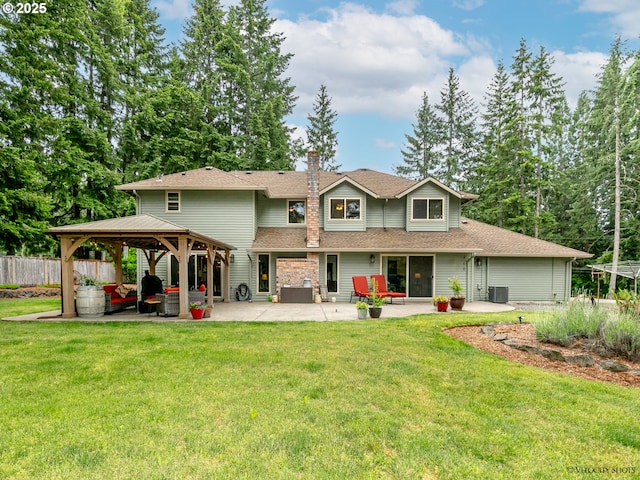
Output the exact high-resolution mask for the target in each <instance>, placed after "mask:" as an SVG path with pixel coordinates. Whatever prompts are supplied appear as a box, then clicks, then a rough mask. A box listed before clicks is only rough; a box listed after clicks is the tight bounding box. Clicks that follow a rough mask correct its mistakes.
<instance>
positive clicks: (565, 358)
mask: <svg viewBox="0 0 640 480" xmlns="http://www.w3.org/2000/svg"><path fill="white" fill-rule="evenodd" d="M499 325H514V324H513V323H509V322H505V323H490V324H487V325H483V326H482V327H480V333H482V334H484V335H486V336H487V337H489V338H491V339H492V340H495V341H496V342H502V343H503V344H504V345H506V346H508V347H511V348H515V349H517V350H522V351H524V352H529V353H533V354H536V355H542V356H543V357H545V358H548V359H549V360H556V361H558V362H567V363H571V364H573V365H577V366H579V367H592V366H594V365H595V366H598V367H599V368H601V369H603V370H608V371H610V372H616V373H618V372H629V371H630V372H631V373H633V374H635V375H638V376H640V370H630V369H629V367H627V366H626V365H624V364H622V363H620V362H617V361H615V360H603V361H600V362H597V361H596V360H595V359H594V358H593V357H592V356H591V355H588V354H586V353H583V354H579V355H564V354H562V352H560V351H558V350H554V349H552V348H539V347H534V346H531V345H523V344H520V343H518V342H517V341H515V340H509V338H508V336H507V335H506V334H504V333H498V334H496V332H495V327H496V326H499Z"/></svg>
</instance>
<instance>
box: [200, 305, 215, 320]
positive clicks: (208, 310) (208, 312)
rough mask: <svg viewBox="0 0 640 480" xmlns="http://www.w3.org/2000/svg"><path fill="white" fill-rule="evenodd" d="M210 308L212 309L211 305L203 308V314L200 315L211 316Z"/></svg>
mask: <svg viewBox="0 0 640 480" xmlns="http://www.w3.org/2000/svg"><path fill="white" fill-rule="evenodd" d="M211 310H213V307H207V308H205V309H204V315H203V316H202V318H211Z"/></svg>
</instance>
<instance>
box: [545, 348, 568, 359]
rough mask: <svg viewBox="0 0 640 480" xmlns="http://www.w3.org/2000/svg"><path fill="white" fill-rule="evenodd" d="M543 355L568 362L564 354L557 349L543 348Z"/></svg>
mask: <svg viewBox="0 0 640 480" xmlns="http://www.w3.org/2000/svg"><path fill="white" fill-rule="evenodd" d="M542 356H543V357H544V358H548V359H549V360H557V361H559V362H566V361H567V360H566V359H565V358H564V356H563V355H562V354H561V353H560V352H559V351H557V350H542Z"/></svg>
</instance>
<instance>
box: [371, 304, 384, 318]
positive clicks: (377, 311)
mask: <svg viewBox="0 0 640 480" xmlns="http://www.w3.org/2000/svg"><path fill="white" fill-rule="evenodd" d="M380 315H382V307H369V316H370V317H371V318H380Z"/></svg>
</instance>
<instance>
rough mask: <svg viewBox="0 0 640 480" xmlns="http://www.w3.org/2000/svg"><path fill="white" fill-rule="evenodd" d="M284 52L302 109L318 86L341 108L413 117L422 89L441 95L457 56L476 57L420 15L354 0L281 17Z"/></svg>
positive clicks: (457, 39) (460, 41)
mask: <svg viewBox="0 0 640 480" xmlns="http://www.w3.org/2000/svg"><path fill="white" fill-rule="evenodd" d="M274 28H275V30H276V31H279V32H283V33H284V36H285V37H286V41H285V43H284V45H283V51H285V52H291V53H293V54H294V57H293V59H292V60H291V64H290V68H289V70H288V71H287V73H288V74H289V75H290V76H291V77H292V83H293V84H294V85H296V94H297V95H298V96H299V101H298V109H299V112H298V113H299V114H301V115H305V114H306V113H307V112H309V111H311V104H312V102H313V99H314V98H315V96H316V94H317V91H318V88H319V87H320V85H321V84H324V85H326V86H327V91H328V93H329V95H330V96H331V98H332V106H333V108H334V109H335V110H336V111H338V113H377V114H382V115H385V116H392V117H396V118H397V117H405V118H406V117H412V116H414V114H415V110H416V109H417V108H418V106H419V104H420V99H421V97H422V93H423V92H424V91H427V92H428V93H429V95H430V96H435V95H437V94H438V92H439V90H440V88H441V87H442V85H443V82H444V80H445V79H446V73H447V69H448V68H449V65H451V64H452V63H454V60H460V58H462V59H463V62H462V63H464V59H465V58H467V57H473V56H474V54H478V52H474V51H473V50H474V49H475V48H478V47H479V45H480V43H479V42H475V41H474V42H469V43H468V44H467V43H465V40H464V39H463V38H461V37H458V36H456V35H455V34H454V32H452V31H450V30H446V29H444V28H442V27H441V26H440V25H438V24H437V23H436V22H435V21H433V20H432V19H430V18H428V17H426V16H424V15H411V16H394V15H390V14H388V13H383V14H380V13H375V12H373V11H372V10H371V9H369V8H367V7H365V6H362V5H356V4H353V3H342V4H340V6H339V7H337V8H336V9H331V10H328V16H327V18H326V19H325V20H322V21H320V20H314V19H309V18H306V17H305V18H300V19H299V20H298V21H296V22H293V21H290V20H279V21H277V22H276V24H275V26H274Z"/></svg>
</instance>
